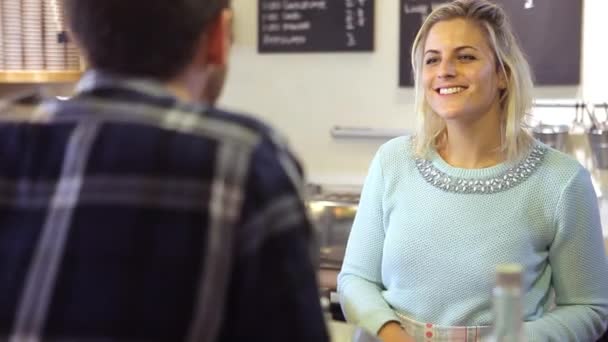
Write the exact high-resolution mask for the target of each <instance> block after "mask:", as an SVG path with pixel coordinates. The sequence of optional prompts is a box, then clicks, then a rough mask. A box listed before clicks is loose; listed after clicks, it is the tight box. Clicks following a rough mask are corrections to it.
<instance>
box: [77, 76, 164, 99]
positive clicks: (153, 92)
mask: <svg viewBox="0 0 608 342" xmlns="http://www.w3.org/2000/svg"><path fill="white" fill-rule="evenodd" d="M108 88H111V89H125V90H130V91H135V92H138V93H143V94H146V95H150V96H154V97H172V98H174V97H175V96H174V95H173V94H171V93H170V92H169V91H168V90H167V89H166V88H165V87H164V85H163V84H162V83H161V82H159V81H157V80H153V79H146V78H129V77H124V76H117V75H112V74H109V73H106V72H103V71H99V70H89V71H87V72H85V74H84V75H83V76H82V78H81V79H80V81H79V82H78V84H77V85H76V93H77V94H81V93H87V92H92V91H94V90H98V89H108Z"/></svg>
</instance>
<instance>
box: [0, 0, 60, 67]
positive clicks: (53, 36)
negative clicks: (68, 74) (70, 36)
mask: <svg viewBox="0 0 608 342" xmlns="http://www.w3.org/2000/svg"><path fill="white" fill-rule="evenodd" d="M5 1H6V0H5ZM43 1H44V6H43V8H44V20H43V23H44V60H45V64H46V69H48V70H65V69H66V67H67V63H66V62H67V61H66V53H67V51H66V50H67V48H66V46H67V33H66V28H65V19H64V15H63V8H62V7H61V3H60V0H43Z"/></svg>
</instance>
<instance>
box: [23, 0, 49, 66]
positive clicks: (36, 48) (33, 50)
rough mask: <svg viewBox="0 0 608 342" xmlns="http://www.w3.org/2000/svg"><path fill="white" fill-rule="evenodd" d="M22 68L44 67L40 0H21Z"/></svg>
mask: <svg viewBox="0 0 608 342" xmlns="http://www.w3.org/2000/svg"><path fill="white" fill-rule="evenodd" d="M21 11H22V14H23V17H22V19H21V29H22V33H23V36H22V38H23V68H24V69H25V70H42V69H44V50H43V43H42V0H22V3H21Z"/></svg>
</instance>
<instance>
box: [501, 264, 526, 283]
mask: <svg viewBox="0 0 608 342" xmlns="http://www.w3.org/2000/svg"><path fill="white" fill-rule="evenodd" d="M522 272H523V267H522V265H520V264H501V265H498V266H497V267H496V284H497V285H499V286H517V287H519V286H521V274H522Z"/></svg>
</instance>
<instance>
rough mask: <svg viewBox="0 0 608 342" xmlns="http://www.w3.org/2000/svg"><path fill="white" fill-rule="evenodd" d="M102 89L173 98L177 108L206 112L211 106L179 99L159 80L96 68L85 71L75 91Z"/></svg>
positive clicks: (81, 92) (83, 91) (86, 91)
mask: <svg viewBox="0 0 608 342" xmlns="http://www.w3.org/2000/svg"><path fill="white" fill-rule="evenodd" d="M100 89H122V90H127V91H131V92H136V93H139V94H143V95H146V96H149V97H154V98H166V99H171V100H172V101H174V106H175V107H176V108H179V109H183V110H188V111H195V112H205V111H207V110H208V109H209V108H210V106H209V105H207V104H205V103H195V102H192V103H189V102H184V101H182V100H180V99H178V98H177V97H176V96H175V95H174V94H172V93H171V92H170V91H169V90H168V89H167V88H166V87H165V86H164V84H163V83H162V82H160V81H158V80H154V79H149V78H133V77H124V76H118V75H115V74H110V73H107V72H103V71H100V70H94V69H92V70H88V71H86V72H85V74H84V75H83V76H82V77H81V79H80V81H79V82H78V83H77V84H76V88H75V92H76V95H79V94H84V93H89V92H93V91H95V90H100Z"/></svg>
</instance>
